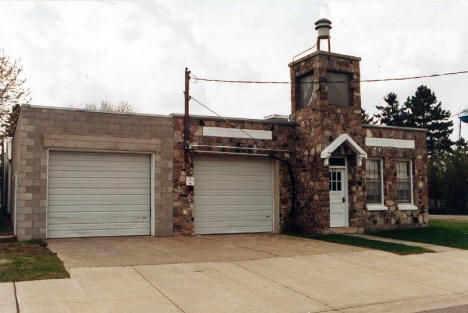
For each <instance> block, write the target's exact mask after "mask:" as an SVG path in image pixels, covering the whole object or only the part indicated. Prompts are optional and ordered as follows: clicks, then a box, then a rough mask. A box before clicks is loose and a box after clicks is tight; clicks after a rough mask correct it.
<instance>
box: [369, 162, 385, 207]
mask: <svg viewBox="0 0 468 313" xmlns="http://www.w3.org/2000/svg"><path fill="white" fill-rule="evenodd" d="M382 198H383V195H382V170H381V160H367V161H366V200H367V203H382Z"/></svg>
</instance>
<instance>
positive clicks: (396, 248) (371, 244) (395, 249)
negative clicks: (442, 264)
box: [296, 234, 434, 255]
mask: <svg viewBox="0 0 468 313" xmlns="http://www.w3.org/2000/svg"><path fill="white" fill-rule="evenodd" d="M296 236H300V237H303V238H310V239H316V240H323V241H328V242H334V243H340V244H344V245H350V246H357V247H363V248H369V249H375V250H382V251H387V252H392V253H395V254H400V255H408V254H420V253H427V252H434V251H433V250H430V249H426V248H423V247H418V246H408V245H404V244H400V243H393V242H384V241H379V240H370V239H365V238H359V237H353V236H347V235H338V234H336V235H335V234H332V235H316V234H311V235H296Z"/></svg>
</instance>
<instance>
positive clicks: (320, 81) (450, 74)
mask: <svg viewBox="0 0 468 313" xmlns="http://www.w3.org/2000/svg"><path fill="white" fill-rule="evenodd" d="M460 74H468V70H465V71H459V72H448V73H440V74H428V75H420V76H408V77H395V78H380V79H363V80H347V81H327V80H322V79H320V80H313V81H303V82H296V83H299V84H314V83H349V82H360V83H375V82H384V81H400V80H411V79H421V78H433V77H440V76H452V75H460ZM192 77H193V79H194V80H195V81H206V82H215V83H235V84H290V83H291V82H289V81H261V80H260V81H259V80H228V79H213V78H203V77H197V76H195V75H193V76H192Z"/></svg>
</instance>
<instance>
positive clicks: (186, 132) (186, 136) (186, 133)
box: [184, 68, 190, 150]
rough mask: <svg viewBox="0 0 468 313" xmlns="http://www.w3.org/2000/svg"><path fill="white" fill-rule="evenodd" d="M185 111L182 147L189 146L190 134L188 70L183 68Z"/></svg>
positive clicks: (186, 147)
mask: <svg viewBox="0 0 468 313" xmlns="http://www.w3.org/2000/svg"><path fill="white" fill-rule="evenodd" d="M184 98H185V113H184V149H185V150H187V149H188V148H189V135H190V118H189V101H190V71H189V70H188V68H185V91H184Z"/></svg>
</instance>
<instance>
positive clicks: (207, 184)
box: [194, 156, 273, 234]
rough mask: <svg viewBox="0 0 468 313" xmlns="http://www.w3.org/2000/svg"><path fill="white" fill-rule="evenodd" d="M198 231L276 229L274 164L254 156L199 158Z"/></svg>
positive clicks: (196, 161) (196, 227) (234, 231)
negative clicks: (274, 221)
mask: <svg viewBox="0 0 468 313" xmlns="http://www.w3.org/2000/svg"><path fill="white" fill-rule="evenodd" d="M194 170H195V190H194V191H195V212H194V213H195V214H194V219H195V221H194V222H195V233H196V234H222V233H251V232H272V231H273V163H272V161H271V160H270V159H264V158H258V157H250V158H247V157H246V158H241V157H226V156H223V157H219V156H216V157H215V156H210V157H200V158H197V159H195V164H194Z"/></svg>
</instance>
